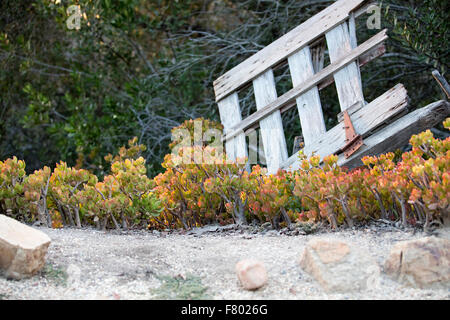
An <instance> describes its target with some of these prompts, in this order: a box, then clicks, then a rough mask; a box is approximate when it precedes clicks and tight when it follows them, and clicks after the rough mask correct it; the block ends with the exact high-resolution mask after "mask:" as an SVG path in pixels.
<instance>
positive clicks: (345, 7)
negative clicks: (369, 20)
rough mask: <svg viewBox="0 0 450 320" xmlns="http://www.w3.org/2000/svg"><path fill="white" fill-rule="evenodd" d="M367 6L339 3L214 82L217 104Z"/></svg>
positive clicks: (360, 0) (357, 0)
mask: <svg viewBox="0 0 450 320" xmlns="http://www.w3.org/2000/svg"><path fill="white" fill-rule="evenodd" d="M365 2H367V1H365V0H339V1H337V2H336V3H334V4H332V5H331V6H329V7H328V8H326V9H324V10H323V11H321V12H320V13H318V14H317V15H315V16H313V17H312V18H310V19H309V20H307V21H306V22H304V23H302V24H301V25H299V26H298V27H296V28H295V29H293V30H292V31H290V32H289V33H287V34H285V35H284V36H282V37H281V38H279V39H278V40H276V41H274V42H273V43H271V44H270V45H268V46H267V47H265V48H264V49H262V50H261V51H259V52H258V53H256V54H254V55H253V56H251V57H250V58H248V59H247V60H245V61H244V62H242V63H241V64H239V65H238V66H236V67H234V68H233V69H231V70H230V71H228V72H227V73H225V74H224V75H222V76H221V77H219V78H218V79H217V80H216V81H214V91H215V94H216V101H220V100H222V99H223V98H225V97H226V96H227V95H229V94H230V93H232V92H233V91H236V90H238V89H239V88H240V87H242V86H243V85H245V84H246V83H248V82H250V81H251V80H252V79H255V78H256V77H257V76H259V75H260V74H262V73H263V72H265V71H266V70H268V69H270V68H272V67H273V66H275V65H276V64H277V63H279V62H280V61H281V60H283V59H285V58H286V57H288V56H289V55H291V54H293V53H294V52H296V51H298V50H300V49H302V48H303V47H304V46H306V45H308V44H309V43H310V42H311V41H313V40H315V39H316V38H318V37H320V36H321V35H323V34H324V33H325V32H327V31H329V30H331V29H332V28H334V27H335V26H337V25H339V24H340V23H342V22H343V21H345V20H346V19H348V17H349V13H350V12H351V11H352V10H354V9H355V8H357V7H359V6H361V5H362V4H364V3H365Z"/></svg>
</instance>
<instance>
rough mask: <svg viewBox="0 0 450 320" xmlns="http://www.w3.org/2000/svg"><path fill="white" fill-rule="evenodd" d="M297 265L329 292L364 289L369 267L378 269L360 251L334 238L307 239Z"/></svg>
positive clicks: (367, 279) (369, 258) (366, 284)
mask: <svg viewBox="0 0 450 320" xmlns="http://www.w3.org/2000/svg"><path fill="white" fill-rule="evenodd" d="M300 266H301V267H302V269H303V270H304V271H305V272H307V273H308V274H310V275H311V276H312V277H313V278H314V279H315V280H317V281H318V282H319V284H320V285H321V286H322V288H323V289H324V290H325V291H328V292H331V291H335V292H349V291H359V290H363V289H367V287H368V286H369V276H370V275H371V274H369V273H368V270H374V268H377V270H378V266H377V265H376V264H375V262H374V261H373V260H372V259H371V257H369V256H368V255H367V254H365V253H364V252H362V250H359V249H357V248H354V247H351V246H350V245H349V244H347V243H345V242H342V241H338V240H334V239H312V240H310V241H309V242H308V243H307V244H306V247H305V250H304V252H303V255H302V257H301V258H300ZM372 276H373V274H372ZM372 282H373V281H372Z"/></svg>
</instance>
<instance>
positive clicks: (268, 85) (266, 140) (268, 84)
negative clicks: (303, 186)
mask: <svg viewBox="0 0 450 320" xmlns="http://www.w3.org/2000/svg"><path fill="white" fill-rule="evenodd" d="M253 88H254V91H255V100H256V108H257V109H258V110H260V109H262V108H264V107H265V106H267V105H268V104H270V103H271V102H272V101H274V100H276V99H277V90H276V87H275V79H274V76H273V71H272V69H270V70H269V71H266V72H265V73H263V74H262V75H260V76H259V77H258V78H256V79H255V80H253ZM259 125H260V127H261V135H262V140H263V145H264V154H265V158H266V162H267V172H268V173H269V174H271V173H276V172H277V171H278V169H279V168H280V167H281V164H282V163H283V162H284V161H286V159H287V158H288V153H287V147H286V139H285V137H284V130H283V122H282V120H281V113H280V111H279V110H276V111H275V112H273V113H272V114H271V115H269V116H268V117H266V118H264V119H261V121H260V122H259Z"/></svg>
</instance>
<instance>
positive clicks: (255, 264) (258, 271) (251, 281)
mask: <svg viewBox="0 0 450 320" xmlns="http://www.w3.org/2000/svg"><path fill="white" fill-rule="evenodd" d="M236 274H237V276H238V278H239V281H240V282H241V284H242V286H243V287H244V288H245V289H246V290H257V289H259V288H261V287H263V286H264V285H265V284H266V283H267V272H266V268H265V267H264V265H263V264H262V263H261V262H259V261H254V260H243V261H240V262H238V263H237V264H236Z"/></svg>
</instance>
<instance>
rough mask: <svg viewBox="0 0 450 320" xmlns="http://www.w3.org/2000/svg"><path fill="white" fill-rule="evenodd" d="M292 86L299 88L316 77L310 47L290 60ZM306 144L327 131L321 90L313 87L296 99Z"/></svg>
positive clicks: (295, 54)
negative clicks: (310, 78) (321, 101)
mask: <svg viewBox="0 0 450 320" xmlns="http://www.w3.org/2000/svg"><path fill="white" fill-rule="evenodd" d="M288 62H289V70H290V73H291V77H292V84H293V86H294V87H297V86H299V85H301V84H302V83H304V82H305V81H307V80H308V78H309V77H311V76H312V75H314V67H313V62H312V58H311V52H310V49H309V47H308V46H306V47H304V48H303V49H302V50H300V51H299V52H297V53H294V54H293V55H292V56H290V57H289V58H288ZM296 102H297V108H298V114H299V117H300V124H301V127H302V134H303V138H304V142H305V144H310V143H311V142H312V141H314V140H315V139H316V138H317V137H318V136H320V135H321V134H323V133H324V132H326V131H327V129H326V127H325V121H324V118H323V112H322V105H321V103H320V96H319V89H318V88H317V86H315V87H312V88H311V89H310V90H309V91H307V92H305V93H304V94H302V95H301V96H299V97H298V98H297V99H296Z"/></svg>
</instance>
